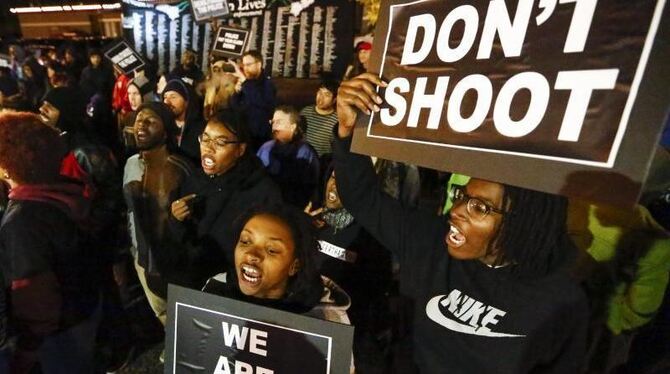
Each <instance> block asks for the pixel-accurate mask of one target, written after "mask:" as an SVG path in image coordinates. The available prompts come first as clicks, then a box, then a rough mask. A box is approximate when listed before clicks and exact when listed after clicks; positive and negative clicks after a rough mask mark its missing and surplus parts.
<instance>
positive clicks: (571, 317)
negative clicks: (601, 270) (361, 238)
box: [333, 129, 588, 374]
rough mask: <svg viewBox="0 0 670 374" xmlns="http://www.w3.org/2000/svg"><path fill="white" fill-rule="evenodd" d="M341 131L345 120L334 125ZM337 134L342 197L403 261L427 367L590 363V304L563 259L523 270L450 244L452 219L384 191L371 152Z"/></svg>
mask: <svg viewBox="0 0 670 374" xmlns="http://www.w3.org/2000/svg"><path fill="white" fill-rule="evenodd" d="M335 131H337V129H335ZM350 143H351V139H345V140H342V139H339V138H337V136H336V138H335V143H334V147H333V149H334V160H335V173H336V175H337V190H338V193H339V194H340V197H341V199H342V201H343V203H344V206H345V207H346V208H347V210H349V211H350V212H351V214H352V215H353V216H354V217H355V218H356V220H357V221H358V222H359V223H360V224H361V225H362V226H363V227H364V228H365V229H366V230H368V231H369V232H370V233H371V234H372V235H373V236H375V237H376V238H377V240H379V241H380V242H381V243H382V245H384V246H385V247H386V248H388V249H390V250H391V251H392V252H393V253H394V254H395V255H396V257H397V259H398V261H399V262H400V286H401V289H400V292H401V293H402V294H403V295H405V296H407V297H408V298H410V299H411V300H412V304H413V309H414V310H413V313H414V315H413V326H412V328H413V330H414V331H413V340H414V361H415V363H416V364H417V366H418V367H419V368H420V369H421V372H423V373H515V374H516V373H528V372H542V373H576V372H579V371H580V370H581V368H582V364H583V360H584V355H585V345H586V327H587V323H588V308H587V303H586V297H585V295H584V293H583V292H582V291H581V289H580V288H579V286H578V285H577V283H576V282H575V281H573V280H571V279H570V278H569V275H568V274H567V272H566V271H564V270H563V269H561V268H553V269H550V270H549V272H547V273H546V274H544V275H542V276H538V277H536V278H534V279H519V278H518V277H517V276H515V275H514V274H512V273H511V271H510V270H511V269H510V268H511V267H512V266H513V265H510V266H505V267H501V268H491V267H488V266H487V265H485V264H483V263H482V262H480V261H477V260H469V261H464V260H457V259H454V258H451V257H450V256H449V254H448V252H447V249H446V245H445V243H444V238H445V235H446V233H447V232H448V229H449V225H448V223H447V222H446V221H445V220H444V219H443V218H442V217H438V216H436V215H433V214H430V213H428V212H422V211H418V210H412V209H407V208H404V207H402V206H401V205H400V203H399V202H398V201H396V200H394V199H392V198H391V197H390V196H388V195H385V194H383V193H382V192H380V191H379V188H378V185H377V179H376V176H375V174H374V170H373V168H372V163H371V161H370V158H369V157H364V156H360V155H356V154H353V153H350V152H349V147H350Z"/></svg>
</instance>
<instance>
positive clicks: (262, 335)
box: [164, 285, 354, 374]
mask: <svg viewBox="0 0 670 374" xmlns="http://www.w3.org/2000/svg"><path fill="white" fill-rule="evenodd" d="M168 304H169V308H168V327H167V336H166V340H165V367H164V372H165V373H193V372H201V373H218V374H224V373H229V374H235V373H259V374H260V373H264V374H269V373H274V374H281V373H286V374H289V373H310V374H311V373H314V374H318V373H334V374H337V373H349V367H350V364H351V357H352V356H351V347H352V340H353V330H354V329H353V327H352V326H348V325H342V324H339V323H334V322H328V321H323V320H319V319H314V318H309V317H305V316H301V315H298V314H292V313H287V312H283V311H280V310H276V309H270V308H265V307H261V306H257V305H253V304H248V303H243V302H240V301H236V300H231V299H227V298H223V297H219V296H215V295H211V294H206V293H203V292H199V291H194V290H189V289H186V288H182V287H177V286H174V285H170V286H169V288H168Z"/></svg>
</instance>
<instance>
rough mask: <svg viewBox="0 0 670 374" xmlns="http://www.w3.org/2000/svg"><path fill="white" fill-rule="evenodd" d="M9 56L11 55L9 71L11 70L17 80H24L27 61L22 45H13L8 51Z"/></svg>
mask: <svg viewBox="0 0 670 374" xmlns="http://www.w3.org/2000/svg"><path fill="white" fill-rule="evenodd" d="M7 54H8V55H9V65H10V67H9V69H10V70H11V72H12V75H13V76H14V78H16V79H17V80H19V81H20V80H22V79H23V78H24V76H23V64H24V63H25V60H26V58H25V57H26V56H25V51H24V50H23V48H22V47H21V46H20V45H17V44H12V45H10V46H9V48H8V49H7Z"/></svg>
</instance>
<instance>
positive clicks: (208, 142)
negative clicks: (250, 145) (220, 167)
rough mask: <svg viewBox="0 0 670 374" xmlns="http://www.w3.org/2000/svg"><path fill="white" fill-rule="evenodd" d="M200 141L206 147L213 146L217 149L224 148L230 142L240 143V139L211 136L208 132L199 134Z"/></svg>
mask: <svg viewBox="0 0 670 374" xmlns="http://www.w3.org/2000/svg"><path fill="white" fill-rule="evenodd" d="M198 142H199V143H200V144H201V145H204V146H205V147H212V148H214V150H216V151H220V150H223V149H224V148H226V146H227V145H228V144H240V143H242V142H241V141H239V140H226V139H223V138H210V137H209V135H207V134H200V135H198Z"/></svg>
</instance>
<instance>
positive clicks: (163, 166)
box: [123, 102, 191, 325]
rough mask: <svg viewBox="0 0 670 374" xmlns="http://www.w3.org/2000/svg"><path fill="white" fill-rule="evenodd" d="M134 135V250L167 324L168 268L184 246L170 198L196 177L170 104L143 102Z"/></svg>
mask: <svg viewBox="0 0 670 374" xmlns="http://www.w3.org/2000/svg"><path fill="white" fill-rule="evenodd" d="M133 131H134V134H135V142H136V144H137V148H138V150H139V153H138V154H136V155H134V156H131V157H130V158H129V159H128V161H127V162H126V166H125V169H124V173H123V194H124V198H125V200H126V204H127V206H128V221H129V225H128V226H129V230H130V237H131V240H132V244H133V247H132V249H131V252H132V255H133V259H134V263H135V269H136V270H137V275H138V277H139V279H140V282H141V283H142V287H143V288H144V292H145V294H146V296H147V299H148V300H149V304H150V305H151V308H152V309H153V311H154V313H156V316H157V317H158V319H159V320H160V321H161V323H162V324H163V325H165V318H166V309H165V303H166V298H167V280H166V269H167V268H168V267H169V266H170V263H171V262H170V258H172V256H171V254H173V253H174V251H173V250H175V249H176V248H178V247H177V245H176V243H174V242H173V241H171V240H170V235H169V231H168V229H167V225H168V222H167V219H168V214H169V204H170V201H169V200H170V199H169V197H170V194H171V193H172V191H173V190H175V189H176V188H177V186H179V184H180V183H181V181H182V180H183V179H184V178H185V177H187V176H189V175H190V174H191V165H190V164H189V162H188V161H187V160H186V159H185V158H183V157H181V156H179V155H177V154H175V150H176V147H177V146H176V143H175V141H174V140H175V134H177V133H178V132H179V129H178V127H177V125H176V124H175V121H174V116H173V114H172V111H171V110H170V108H168V107H167V106H166V105H165V104H163V103H155V102H146V103H144V104H142V105H141V106H140V107H139V108H138V112H137V117H136V119H135V125H134V127H133Z"/></svg>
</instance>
